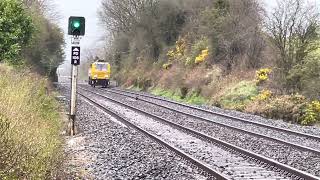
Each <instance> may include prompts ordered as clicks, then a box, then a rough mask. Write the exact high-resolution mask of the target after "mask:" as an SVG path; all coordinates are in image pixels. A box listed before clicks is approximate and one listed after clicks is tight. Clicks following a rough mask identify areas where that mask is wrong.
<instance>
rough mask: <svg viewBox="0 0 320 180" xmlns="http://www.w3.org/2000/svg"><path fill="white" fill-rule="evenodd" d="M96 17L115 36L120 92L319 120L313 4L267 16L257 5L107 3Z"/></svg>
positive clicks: (284, 6) (286, 5)
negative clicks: (127, 90) (123, 89)
mask: <svg viewBox="0 0 320 180" xmlns="http://www.w3.org/2000/svg"><path fill="white" fill-rule="evenodd" d="M113 12H121V13H120V14H121V15H119V16H117V14H114V13H113ZM100 15H101V21H102V22H104V23H105V24H106V28H107V29H108V30H109V32H110V34H111V37H112V38H111V40H110V42H108V48H107V51H106V56H105V59H107V60H108V61H110V62H111V63H112V64H113V70H114V78H115V79H116V80H117V81H119V82H120V83H122V84H123V85H124V86H125V87H137V88H138V89H140V90H150V91H154V92H156V94H159V95H163V94H164V95H166V96H172V97H174V98H175V99H178V100H181V99H182V100H183V99H186V101H188V102H190V98H191V99H192V98H194V97H199V98H202V99H205V100H204V101H201V102H203V103H210V104H214V105H216V106H220V107H223V108H230V109H236V110H241V111H246V112H250V113H254V114H260V115H263V116H266V117H270V118H283V119H285V120H288V121H290V122H295V123H301V124H314V123H315V122H317V121H320V115H319V114H320V110H319V109H317V108H318V106H317V104H318V103H319V99H320V94H319V93H320V91H319V90H318V89H319V88H320V86H319V83H315V82H319V80H320V74H319V72H320V71H319V70H320V69H319V67H320V66H319V65H320V55H319V51H318V49H319V45H318V44H319V43H318V42H319V13H318V12H317V11H316V7H315V5H312V4H307V3H305V2H304V1H302V0H284V1H279V3H278V6H277V7H276V8H275V9H273V10H272V11H271V12H270V13H267V12H266V10H265V9H264V7H263V4H261V3H259V1H257V0H242V1H237V0H200V1H197V3H195V1H193V0H188V1H182V0H170V1H167V0H146V1H136V0H134V1H131V0H124V1H121V2H119V1H113V0H111V1H110V0H105V1H104V3H103V6H102V8H101V10H100ZM264 68H268V69H267V70H268V71H269V69H270V70H271V71H270V72H268V73H263V71H264V70H266V69H264ZM260 69H261V70H260ZM256 71H258V72H259V73H262V74H260V75H256ZM161 89H162V90H161ZM164 89H165V90H166V91H168V92H167V93H166V92H164V91H163V90H164ZM299 94H301V95H299ZM299 96H301V97H303V98H302V99H301V100H299V101H296V97H299ZM177 97H178V98H177ZM197 102H198V101H197ZM296 103H298V104H299V105H297V106H293V105H294V104H296ZM279 107H281V108H279ZM282 107H283V108H282ZM281 114H284V115H281Z"/></svg>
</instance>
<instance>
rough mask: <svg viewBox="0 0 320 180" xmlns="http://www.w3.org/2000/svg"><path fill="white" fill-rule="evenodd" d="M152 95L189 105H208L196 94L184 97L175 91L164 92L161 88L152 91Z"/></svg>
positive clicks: (192, 93)
mask: <svg viewBox="0 0 320 180" xmlns="http://www.w3.org/2000/svg"><path fill="white" fill-rule="evenodd" d="M151 93H152V94H154V95H156V96H162V97H166V98H169V99H171V100H174V101H178V102H184V103H188V104H195V105H201V104H206V103H208V101H207V100H206V99H205V98H204V97H202V96H201V95H199V94H197V93H196V92H191V93H188V94H187V95H186V96H185V97H183V95H182V94H181V92H175V91H170V90H163V89H160V88H154V89H152V90H151Z"/></svg>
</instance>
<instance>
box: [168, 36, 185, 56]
mask: <svg viewBox="0 0 320 180" xmlns="http://www.w3.org/2000/svg"><path fill="white" fill-rule="evenodd" d="M186 47H187V43H186V40H185V39H184V38H181V37H179V39H178V41H177V42H176V47H175V49H173V50H169V51H168V53H167V56H168V57H169V60H174V59H177V58H179V57H181V56H183V55H184V53H185V50H186Z"/></svg>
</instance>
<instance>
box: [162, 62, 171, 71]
mask: <svg viewBox="0 0 320 180" xmlns="http://www.w3.org/2000/svg"><path fill="white" fill-rule="evenodd" d="M171 67H172V63H166V64H164V65H162V68H163V69H166V70H168V69H170V68H171Z"/></svg>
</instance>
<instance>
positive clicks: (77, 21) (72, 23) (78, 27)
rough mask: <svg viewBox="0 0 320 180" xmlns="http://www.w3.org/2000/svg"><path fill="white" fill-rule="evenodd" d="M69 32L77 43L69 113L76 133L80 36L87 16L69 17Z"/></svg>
mask: <svg viewBox="0 0 320 180" xmlns="http://www.w3.org/2000/svg"><path fill="white" fill-rule="evenodd" d="M68 34H69V35H72V39H71V44H73V45H77V46H72V47H71V65H72V71H71V73H72V74H71V100H70V114H69V128H70V129H69V130H70V131H69V134H70V135H71V136H74V135H75V121H76V111H77V110H76V105H77V82H78V65H80V59H81V58H80V54H81V51H80V50H81V49H80V38H79V36H84V34H85V18H84V17H74V16H71V17H70V18H69V27H68Z"/></svg>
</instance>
